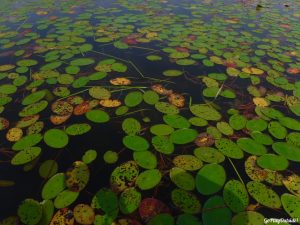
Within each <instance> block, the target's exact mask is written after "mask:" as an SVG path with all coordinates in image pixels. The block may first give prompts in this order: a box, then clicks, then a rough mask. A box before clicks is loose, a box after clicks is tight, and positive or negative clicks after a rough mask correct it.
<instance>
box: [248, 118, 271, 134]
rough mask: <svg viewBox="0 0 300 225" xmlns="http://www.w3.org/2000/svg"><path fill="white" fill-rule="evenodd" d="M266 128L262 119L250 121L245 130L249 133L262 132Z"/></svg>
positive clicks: (266, 124) (266, 125)
mask: <svg viewBox="0 0 300 225" xmlns="http://www.w3.org/2000/svg"><path fill="white" fill-rule="evenodd" d="M267 127H268V123H267V122H266V121H265V120H263V119H260V118H258V119H252V120H249V121H248V122H247V124H246V128H247V129H248V130H250V131H264V130H265V129H266V128H267Z"/></svg>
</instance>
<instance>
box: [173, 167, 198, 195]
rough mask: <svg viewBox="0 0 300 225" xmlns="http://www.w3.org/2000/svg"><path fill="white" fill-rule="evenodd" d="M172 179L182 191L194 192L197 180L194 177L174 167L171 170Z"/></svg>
mask: <svg viewBox="0 0 300 225" xmlns="http://www.w3.org/2000/svg"><path fill="white" fill-rule="evenodd" d="M169 175H170V179H171V181H172V182H173V183H174V184H175V185H176V186H177V187H178V188H180V189H183V190H186V191H192V190H194V188H195V179H194V177H193V176H192V175H191V174H189V173H188V172H187V171H185V170H184V169H182V168H179V167H173V168H172V169H171V170H170V173H169Z"/></svg>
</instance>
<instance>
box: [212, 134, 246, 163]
mask: <svg viewBox="0 0 300 225" xmlns="http://www.w3.org/2000/svg"><path fill="white" fill-rule="evenodd" d="M215 145H216V147H217V149H218V150H219V151H220V152H222V153H223V154H224V155H225V156H228V157H230V158H233V159H241V158H243V157H244V153H243V151H242V150H241V149H240V148H239V146H238V145H237V144H236V143H234V142H233V141H231V140H230V139H227V138H221V139H219V140H216V142H215Z"/></svg>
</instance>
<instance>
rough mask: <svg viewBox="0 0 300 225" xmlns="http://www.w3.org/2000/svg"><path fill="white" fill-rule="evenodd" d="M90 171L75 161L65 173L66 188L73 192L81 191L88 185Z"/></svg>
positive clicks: (81, 163)
mask: <svg viewBox="0 0 300 225" xmlns="http://www.w3.org/2000/svg"><path fill="white" fill-rule="evenodd" d="M89 179H90V171H89V168H88V166H87V165H86V164H85V163H84V162H81V161H75V162H74V163H73V165H72V167H71V168H69V169H68V171H67V172H66V186H67V187H68V189H69V190H71V191H74V192H80V191H82V190H83V189H84V188H85V187H86V185H87V184H88V182H89Z"/></svg>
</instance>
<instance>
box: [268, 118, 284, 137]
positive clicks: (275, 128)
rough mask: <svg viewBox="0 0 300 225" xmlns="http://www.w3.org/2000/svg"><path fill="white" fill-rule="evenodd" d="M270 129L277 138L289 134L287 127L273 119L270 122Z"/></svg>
mask: <svg viewBox="0 0 300 225" xmlns="http://www.w3.org/2000/svg"><path fill="white" fill-rule="evenodd" d="M268 131H269V133H270V134H271V135H272V136H273V137H275V138H277V139H284V138H285V137H286V135H287V130H286V128H285V127H284V126H282V125H281V124H280V123H278V122H277V121H272V122H270V123H269V125H268Z"/></svg>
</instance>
